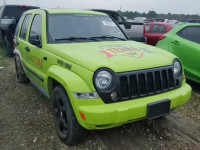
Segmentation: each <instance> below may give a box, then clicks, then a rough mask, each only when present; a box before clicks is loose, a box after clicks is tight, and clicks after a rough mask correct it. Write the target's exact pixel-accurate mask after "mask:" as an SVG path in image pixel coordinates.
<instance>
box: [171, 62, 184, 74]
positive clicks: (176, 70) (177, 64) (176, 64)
mask: <svg viewBox="0 0 200 150" xmlns="http://www.w3.org/2000/svg"><path fill="white" fill-rule="evenodd" d="M181 70H182V68H181V63H180V62H179V61H178V60H175V61H174V68H173V71H174V75H175V76H176V77H177V76H179V75H180V74H181Z"/></svg>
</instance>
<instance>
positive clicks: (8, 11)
mask: <svg viewBox="0 0 200 150" xmlns="http://www.w3.org/2000/svg"><path fill="white" fill-rule="evenodd" d="M34 8H36V7H29V6H23V5H22V6H20V5H19V6H6V7H5V9H4V11H3V16H2V18H15V19H16V20H17V21H18V20H19V18H20V17H21V15H22V14H23V12H25V11H27V10H29V9H34Z"/></svg>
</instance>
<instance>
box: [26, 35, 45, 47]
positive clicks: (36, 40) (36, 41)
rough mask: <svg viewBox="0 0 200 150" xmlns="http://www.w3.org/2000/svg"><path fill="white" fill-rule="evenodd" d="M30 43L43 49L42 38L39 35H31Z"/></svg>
mask: <svg viewBox="0 0 200 150" xmlns="http://www.w3.org/2000/svg"><path fill="white" fill-rule="evenodd" d="M29 42H30V43H31V44H32V45H35V46H37V47H39V48H41V47H42V42H41V38H40V36H39V35H38V34H31V35H30V38H29Z"/></svg>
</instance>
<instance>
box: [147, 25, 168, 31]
mask: <svg viewBox="0 0 200 150" xmlns="http://www.w3.org/2000/svg"><path fill="white" fill-rule="evenodd" d="M166 32H167V31H166V29H165V27H164V26H162V25H154V26H153V28H152V29H151V33H166Z"/></svg>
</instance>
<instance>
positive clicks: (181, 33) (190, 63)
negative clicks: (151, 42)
mask: <svg viewBox="0 0 200 150" xmlns="http://www.w3.org/2000/svg"><path fill="white" fill-rule="evenodd" d="M156 46H157V47H159V48H162V49H164V50H167V51H169V52H171V53H173V54H175V55H176V56H178V57H179V58H180V59H181V61H182V63H183V66H184V70H185V75H186V78H188V79H190V80H192V81H195V82H197V83H200V65H199V62H200V24H188V23H187V24H182V25H180V26H179V27H177V28H176V29H174V30H172V31H170V32H169V33H167V34H165V35H163V36H162V37H161V38H160V41H159V42H158V43H157V45H156Z"/></svg>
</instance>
